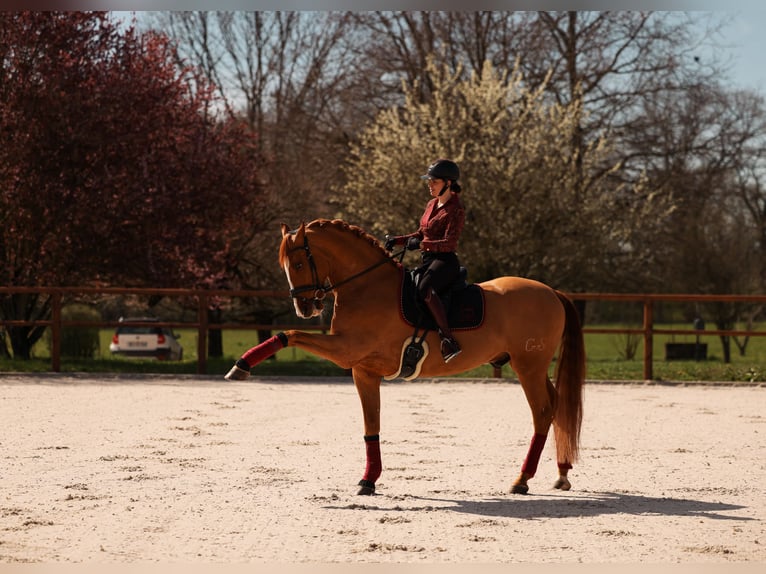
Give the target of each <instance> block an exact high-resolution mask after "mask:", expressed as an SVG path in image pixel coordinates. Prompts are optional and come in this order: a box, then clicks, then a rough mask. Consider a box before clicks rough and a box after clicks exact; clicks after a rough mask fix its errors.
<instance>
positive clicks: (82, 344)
mask: <svg viewBox="0 0 766 574" xmlns="http://www.w3.org/2000/svg"><path fill="white" fill-rule="evenodd" d="M61 319H62V320H64V321H100V320H101V313H99V312H98V311H97V310H96V309H93V308H92V307H89V306H88V305H83V304H81V303H76V304H73V305H67V306H66V307H64V308H63V309H62V310H61ZM98 332H99V330H98V327H64V328H63V329H62V330H61V356H62V357H68V358H73V359H92V358H94V357H98V356H100V354H101V343H100V339H99V335H98ZM45 341H46V344H47V346H48V350H49V351H51V352H52V345H53V341H52V337H51V331H50V329H48V331H47V332H46V333H45Z"/></svg>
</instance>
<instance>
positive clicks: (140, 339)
mask: <svg viewBox="0 0 766 574" xmlns="http://www.w3.org/2000/svg"><path fill="white" fill-rule="evenodd" d="M156 321H158V319H156V318H154V317H135V318H131V319H122V318H120V323H122V324H121V325H120V326H119V327H117V330H116V331H115V333H114V335H112V342H111V343H110V344H109V351H111V353H112V354H113V355H124V356H126V357H154V358H156V359H159V360H161V361H180V360H181V359H182V358H183V354H184V350H183V347H182V346H181V344H180V343H179V342H178V339H179V338H180V335H176V334H175V333H174V332H173V331H172V330H171V329H168V328H167V327H159V326H154V325H135V324H133V323H139V322H140V323H152V322H156Z"/></svg>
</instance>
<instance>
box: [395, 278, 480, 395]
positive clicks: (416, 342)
mask: <svg viewBox="0 0 766 574" xmlns="http://www.w3.org/2000/svg"><path fill="white" fill-rule="evenodd" d="M467 277H468V271H467V270H466V268H465V267H460V273H459V275H458V277H457V279H456V280H455V281H453V282H452V283H451V284H450V285H448V286H447V287H446V288H445V289H444V290H443V291H442V292H441V293H438V295H439V298H440V299H441V300H442V304H443V305H444V309H445V310H446V312H447V322H448V324H449V326H450V329H452V330H454V331H465V330H471V329H478V328H479V327H481V325H482V323H484V291H483V290H482V289H481V288H480V287H479V286H478V285H474V284H469V283H468V282H467V281H466V278H467ZM419 279H420V276H419V273H418V270H417V269H415V270H408V271H405V272H404V273H403V274H402V282H401V285H400V288H399V310H400V313H401V316H402V318H403V319H404V321H405V322H406V323H407V324H408V325H410V326H412V327H413V334H412V336H411V337H409V338H407V339H405V340H404V344H403V345H402V354H401V360H400V365H399V371H397V372H396V373H394V374H392V375H389V376H387V377H384V378H385V380H387V381H390V380H392V379H395V378H397V377H401V378H403V379H404V380H406V381H411V380H412V379H414V378H416V377H417V376H418V375H419V374H420V368H421V366H422V365H423V362H424V361H425V358H426V357H427V356H428V351H429V349H428V343H426V341H425V338H426V335H427V334H428V331H433V330H436V329H437V328H438V325H437V324H436V321H434V319H433V317H432V316H431V313H430V312H429V310H428V308H427V307H426V305H425V303H424V302H423V301H421V299H420V297H419V296H418V291H417V285H418V280H419ZM421 329H423V333H422V335H420V336H418V331H420V330H421Z"/></svg>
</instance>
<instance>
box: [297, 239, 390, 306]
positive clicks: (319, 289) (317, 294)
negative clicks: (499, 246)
mask: <svg viewBox="0 0 766 574" xmlns="http://www.w3.org/2000/svg"><path fill="white" fill-rule="evenodd" d="M295 233H296V232H295V231H291V232H290V234H291V235H294V234H295ZM301 249H302V250H303V251H305V253H306V259H307V260H308V263H309V269H310V270H311V280H312V281H313V283H311V284H308V285H301V286H299V287H293V288H292V289H290V297H291V298H293V299H299V298H300V299H303V300H304V301H308V300H309V299H310V300H311V301H313V303H314V307H315V308H316V309H320V308H321V307H320V303H321V302H322V300H323V299H324V298H325V297H326V296H327V293H329V292H330V291H332V290H333V289H337V288H338V287H340V286H341V285H345V284H346V283H349V282H350V281H353V280H354V279H357V278H359V277H361V276H362V275H365V274H366V273H369V272H370V271H372V270H373V269H376V268H378V267H380V266H381V265H383V264H384V263H388V262H392V259H391V258H390V257H384V258H383V259H381V260H380V261H378V262H376V263H373V264H372V265H370V266H369V267H366V268H365V269H362V270H361V271H359V272H358V273H354V274H353V275H351V276H350V277H346V278H345V279H343V280H342V281H339V282H338V283H335V284H334V285H322V283H321V282H320V280H319V272H318V271H317V266H316V263H315V262H314V255H313V254H312V253H311V248H310V247H309V238H308V234H306V233H304V235H303V245H298V246H296V247H293V248H291V249H289V250H288V251H287V254H290V253H293V252H294V251H298V250H301ZM308 291H313V292H314V296H313V297H311V298H309V297H303V296H302V294H303V293H306V292H308Z"/></svg>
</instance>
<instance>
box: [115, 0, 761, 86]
mask: <svg viewBox="0 0 766 574" xmlns="http://www.w3.org/2000/svg"><path fill="white" fill-rule="evenodd" d="M100 1H101V3H102V7H103V4H107V5H108V4H110V3H111V2H109V1H107V2H103V0H100ZM153 1H154V2H157V0H153ZM221 1H222V2H223V5H222V6H215V7H210V8H223V9H266V10H268V9H273V7H271V6H269V5H268V4H269V2H270V0H262V1H258V0H255V1H253V2H248V1H247V0H221ZM296 1H297V2H298V3H300V4H302V5H301V6H298V5H295V6H292V4H295V2H296ZM349 1H350V0H349ZM369 1H370V0H354V1H353V4H356V8H355V9H365V8H366V7H365V6H364V4H365V3H366V2H369ZM279 3H280V4H283V6H282V7H281V8H282V9H290V8H293V9H301V8H302V9H306V8H313V9H320V10H321V9H348V8H350V7H349V6H342V4H345V3H347V2H346V0H313V1H312V0H279ZM285 3H286V4H285ZM394 3H395V2H390V4H394ZM410 3H411V6H410V9H419V8H429V6H427V5H424V6H422V7H421V6H419V5H418V1H417V0H414V2H413V1H412V0H410ZM448 3H449V2H447V4H448ZM116 4H123V3H122V2H120V1H119V0H118V1H117V2H116ZM141 4H142V0H131V1H128V2H125V3H124V4H123V6H124V7H126V8H134V7H135V9H141V8H143V6H141ZM159 4H162V0H159ZM181 4H183V2H181ZM203 4H204V1H203ZM335 4H337V6H336V5H335ZM376 4H377V3H376ZM386 4H388V3H385V2H384V3H383V5H384V6H382V7H383V8H389V6H387V5H386ZM425 4H428V2H426V3H425ZM478 4H479V5H477V6H474V8H476V9H484V8H490V7H495V8H516V7H519V8H527V7H526V6H524V4H525V2H524V1H522V2H503V1H498V0H495V1H494V2H490V3H489V4H490V5H491V6H489V5H488V6H484V5H482V4H483V2H482V1H481V0H479V2H478ZM542 4H544V6H537V7H538V8H558V7H557V6H546V5H545V4H547V2H545V1H543V2H542ZM563 4H564V7H566V8H581V6H576V5H575V6H571V7H570V6H567V4H568V3H567V2H564V3H563ZM609 4H611V5H612V6H611V7H609V6H604V7H601V6H599V1H598V0H590V1H589V2H584V3H583V6H582V8H591V9H592V8H611V9H615V8H617V9H619V8H621V6H619V4H620V0H616V1H615V0H611V2H609ZM627 4H628V6H626V7H629V8H630V9H665V10H704V11H714V12H718V13H719V14H720V15H721V16H723V17H726V18H729V17H730V18H731V20H730V23H729V24H728V25H727V26H726V27H725V28H724V30H723V33H722V34H721V36H720V37H719V38H718V42H719V43H720V45H721V48H722V49H723V50H725V52H726V53H727V54H728V56H729V57H728V58H726V59H727V61H729V60H730V63H731V68H730V78H731V80H732V83H733V85H734V87H739V88H748V89H751V90H755V91H758V92H759V93H761V94H763V95H764V97H766V3H764V2H763V0H743V1H740V0H729V1H728V2H727V3H725V4H723V3H722V2H720V0H701V1H695V0H676V1H674V0H670V1H668V2H665V3H664V5H663V6H653V5H652V4H654V2H653V1H651V0H650V1H647V0H639V1H638V2H635V1H633V2H628V3H627ZM288 5H289V6H288ZM115 7H118V6H115ZM119 7H122V6H119ZM189 7H192V6H189ZM442 7H444V8H448V6H445V5H443V6H442ZM722 7H725V8H726V9H725V10H722ZM167 8H168V7H166V6H160V5H155V9H167ZM193 8H200V6H194V7H193ZM375 8H381V6H375ZM390 8H395V6H393V5H391V6H390ZM208 9H209V8H208ZM117 13H118V14H120V15H122V16H124V15H126V14H130V12H117Z"/></svg>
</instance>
